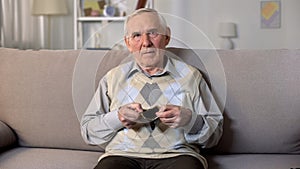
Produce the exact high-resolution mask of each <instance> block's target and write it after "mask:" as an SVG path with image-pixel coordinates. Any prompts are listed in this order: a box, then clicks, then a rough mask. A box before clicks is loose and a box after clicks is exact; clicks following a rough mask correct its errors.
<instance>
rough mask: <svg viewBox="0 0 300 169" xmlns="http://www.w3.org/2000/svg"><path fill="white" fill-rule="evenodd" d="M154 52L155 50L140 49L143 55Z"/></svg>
mask: <svg viewBox="0 0 300 169" xmlns="http://www.w3.org/2000/svg"><path fill="white" fill-rule="evenodd" d="M153 53H155V50H145V51H142V52H141V54H142V55H144V54H153Z"/></svg>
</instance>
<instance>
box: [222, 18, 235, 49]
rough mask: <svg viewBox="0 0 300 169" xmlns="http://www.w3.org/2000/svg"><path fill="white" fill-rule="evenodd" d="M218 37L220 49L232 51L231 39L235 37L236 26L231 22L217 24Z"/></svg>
mask: <svg viewBox="0 0 300 169" xmlns="http://www.w3.org/2000/svg"><path fill="white" fill-rule="evenodd" d="M219 36H220V37H222V38H223V39H222V41H221V48H222V49H234V44H233V41H232V40H231V38H235V37H236V36H237V33H236V24H235V23H231V22H222V23H220V24H219Z"/></svg>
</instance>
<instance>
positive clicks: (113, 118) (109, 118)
mask: <svg viewBox="0 0 300 169" xmlns="http://www.w3.org/2000/svg"><path fill="white" fill-rule="evenodd" d="M105 121H106V122H107V123H108V125H109V126H110V127H111V128H112V129H114V130H120V129H121V128H123V127H124V126H123V125H122V123H121V121H120V120H119V117H118V110H114V111H111V112H109V113H107V114H106V115H105Z"/></svg>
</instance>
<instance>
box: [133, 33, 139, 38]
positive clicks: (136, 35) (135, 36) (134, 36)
mask: <svg viewBox="0 0 300 169" xmlns="http://www.w3.org/2000/svg"><path fill="white" fill-rule="evenodd" d="M139 37H141V34H139V33H138V34H134V35H132V38H139Z"/></svg>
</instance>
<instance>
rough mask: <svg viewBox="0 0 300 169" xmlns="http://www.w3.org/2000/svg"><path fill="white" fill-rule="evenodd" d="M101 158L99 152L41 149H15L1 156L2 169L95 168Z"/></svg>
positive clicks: (0, 165)
mask: <svg viewBox="0 0 300 169" xmlns="http://www.w3.org/2000/svg"><path fill="white" fill-rule="evenodd" d="M99 156H100V153H99V152H91V151H76V150H61V149H41V148H15V149H12V150H9V151H6V152H4V153H2V154H1V156H0V168H1V169H5V168H6V169H7V168H11V169H23V168H27V169H30V168H42V169H63V168H65V169H69V168H70V169H71V168H72V169H83V168H93V167H94V166H95V165H96V164H97V161H98V158H99Z"/></svg>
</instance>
